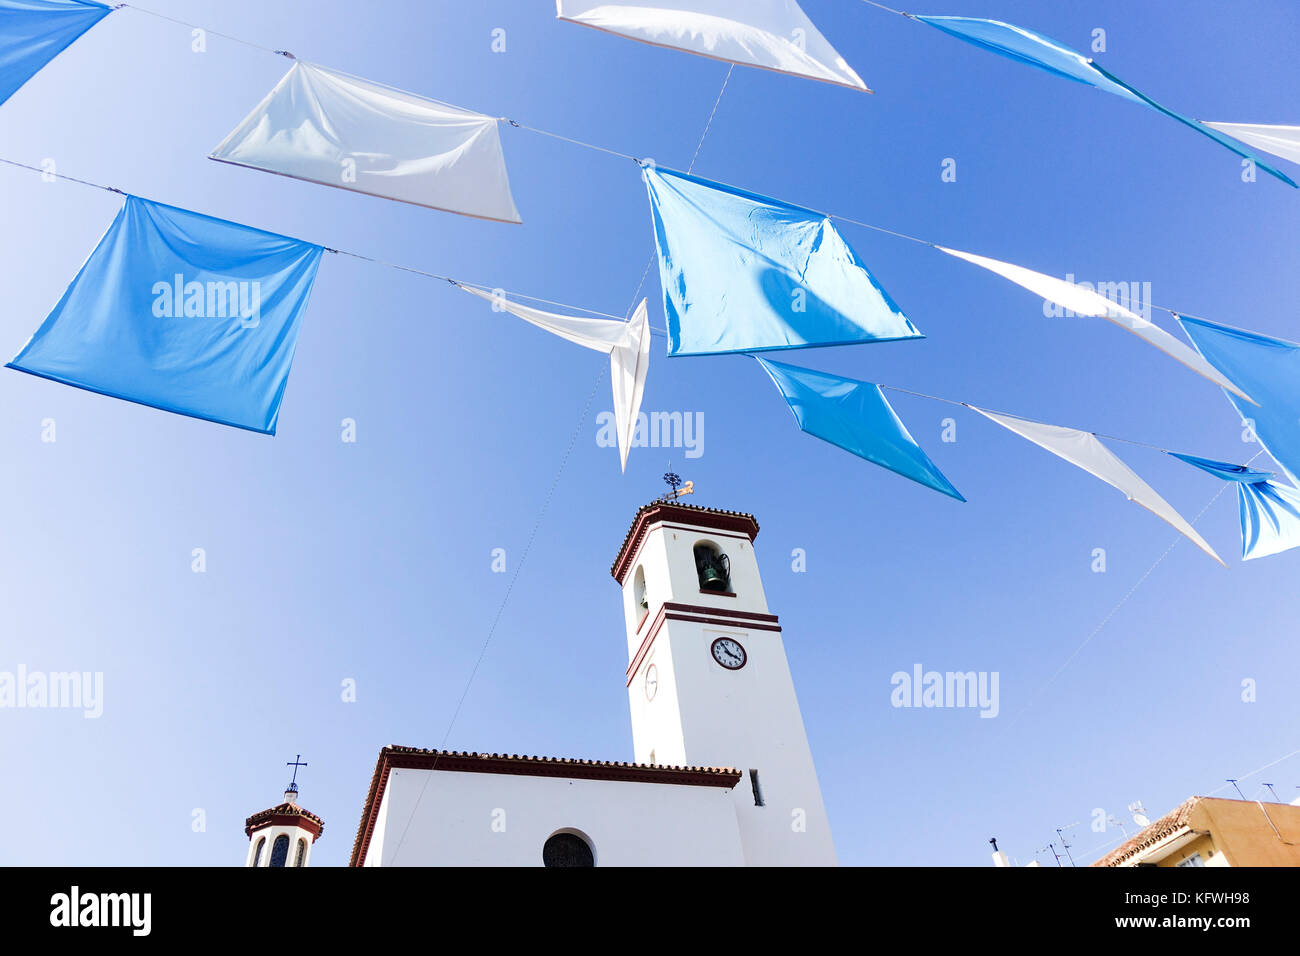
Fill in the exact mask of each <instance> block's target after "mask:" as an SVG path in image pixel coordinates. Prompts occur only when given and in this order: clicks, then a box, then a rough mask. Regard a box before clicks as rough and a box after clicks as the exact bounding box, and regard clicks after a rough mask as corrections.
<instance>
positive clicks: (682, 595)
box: [246, 500, 836, 866]
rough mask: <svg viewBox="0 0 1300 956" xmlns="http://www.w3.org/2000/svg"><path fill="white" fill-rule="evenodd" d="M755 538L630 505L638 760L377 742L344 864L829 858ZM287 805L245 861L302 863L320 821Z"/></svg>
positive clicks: (628, 612)
mask: <svg viewBox="0 0 1300 956" xmlns="http://www.w3.org/2000/svg"><path fill="white" fill-rule="evenodd" d="M757 536H758V522H757V521H756V520H755V519H754V517H753V515H748V514H741V513H739V512H733V511H721V510H717V509H714V508H702V507H698V506H692V505H685V504H681V503H680V502H677V501H663V500H661V501H656V502H653V503H651V504H648V505H646V506H644V507H642V508H641V509H640V510H639V511H638V512H637V514H636V518H635V519H634V520H633V522H632V527H631V529H630V530H629V531H628V533H627V536H626V537H625V538H624V540H623V545H622V547H621V548H620V549H619V552H618V556H617V558H615V560H614V565H613V567H612V568H611V573H612V574H613V576H614V579H615V580H616V581H617V582H618V583H619V585H620V586H621V587H622V589H623V619H624V623H625V627H626V631H627V651H628V665H627V671H626V673H625V675H624V679H625V682H626V684H627V694H628V705H629V707H630V709H631V715H632V737H633V745H634V755H633V756H634V761H635V762H632V763H621V762H612V761H600V760H571V759H566V758H558V757H523V756H515V755H506V754H478V753H457V752H448V751H437V750H420V749H416V748H411V747H385V748H384V749H383V750H382V751H380V753H379V759H378V762H377V763H376V765H375V772H374V776H373V777H372V779H371V781H370V790H369V793H368V794H367V796H366V801H365V805H364V808H363V810H362V814H361V823H360V826H359V827H358V829H357V836H356V841H355V843H354V845H353V848H352V857H351V861H350V865H352V866H439V865H455V866H542V865H545V866H831V865H834V864H835V863H836V858H835V845H834V843H833V841H832V839H831V833H830V826H829V824H828V822H827V819H826V810H825V808H824V806H823V805H822V796H821V788H820V786H819V785H818V782H817V771H816V768H815V767H814V766H813V759H812V753H811V751H810V750H809V747H808V739H807V735H806V734H805V732H804V726H803V718H802V716H801V714H800V712H799V703H798V700H797V699H796V696H795V690H794V682H793V680H792V679H791V677H790V669H789V666H788V664H787V662H786V656H785V647H784V645H783V643H782V638H781V625H780V623H779V621H778V619H777V616H776V615H775V614H772V613H771V612H770V611H769V610H768V606H767V599H766V597H765V596H764V594H763V582H762V579H761V577H760V575H759V569H758V559H757V556H756V554H755V552H754V539H755V538H756V537H757ZM296 798H297V793H296V790H293V789H292V788H291V792H287V793H286V795H285V803H283V804H280V805H279V806H277V807H273V808H271V809H270V810H265V811H262V813H260V814H256V815H254V816H253V817H250V818H249V820H248V825H247V827H246V831H247V832H248V834H249V837H250V846H249V852H248V861H247V865H249V866H295V865H297V866H306V865H307V861H308V859H309V858H310V851H311V846H312V844H313V843H314V842H315V840H316V839H317V838H318V837H319V836H320V833H321V828H322V824H321V821H320V819H319V818H318V817H316V816H314V815H313V814H310V813H308V812H307V811H305V810H302V809H300V808H299V807H298V806H297V801H296ZM259 847H260V850H259Z"/></svg>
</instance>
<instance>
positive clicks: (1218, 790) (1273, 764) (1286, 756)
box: [1206, 453, 1300, 797]
mask: <svg viewBox="0 0 1300 956" xmlns="http://www.w3.org/2000/svg"><path fill="white" fill-rule="evenodd" d="M1261 454H1262V453H1261ZM1297 754H1300V750H1293V751H1291V752H1290V753H1289V754H1284V755H1283V756H1281V757H1278V758H1277V759H1276V760H1272V761H1270V762H1268V763H1266V764H1264V766H1262V767H1259V768H1257V769H1255V770H1252V771H1251V772H1250V773H1248V774H1243V775H1242V776H1240V777H1238V778H1237V782H1238V783H1240V782H1241V781H1242V780H1246V779H1248V778H1250V777H1253V776H1255V774H1257V773H1263V772H1264V771H1265V770H1268V769H1270V768H1271V767H1276V766H1277V765H1278V764H1280V763H1281V762H1282V761H1283V760H1290V759H1291V758H1292V757H1294V756H1296V755H1297ZM1230 786H1232V784H1230V783H1225V784H1223V785H1222V786H1219V787H1215V788H1214V789H1213V790H1211V791H1210V792H1209V793H1207V794H1206V796H1207V797H1212V796H1214V795H1215V794H1216V793H1222V792H1223V791H1224V790H1227V789H1228V788H1229V787H1230Z"/></svg>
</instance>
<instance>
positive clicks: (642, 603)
mask: <svg viewBox="0 0 1300 956" xmlns="http://www.w3.org/2000/svg"><path fill="white" fill-rule="evenodd" d="M632 597H633V598H634V599H635V600H636V606H637V611H636V613H637V615H638V616H640V614H641V612H642V611H649V610H650V597H649V595H647V594H646V590H645V568H637V569H636V576H635V577H634V578H633V579H632Z"/></svg>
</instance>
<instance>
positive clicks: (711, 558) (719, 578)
mask: <svg viewBox="0 0 1300 956" xmlns="http://www.w3.org/2000/svg"><path fill="white" fill-rule="evenodd" d="M693 551H694V553H695V573H696V574H698V575H699V577H700V590H701V591H716V592H719V593H727V592H730V591H731V560H730V559H729V558H728V557H727V556H726V555H725V554H723V553H722V551H721V550H719V548H718V546H717V545H716V544H714V543H713V542H712V541H697V542H696V543H695V547H694V548H693Z"/></svg>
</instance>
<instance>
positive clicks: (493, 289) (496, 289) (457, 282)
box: [0, 105, 1254, 461]
mask: <svg viewBox="0 0 1300 956" xmlns="http://www.w3.org/2000/svg"><path fill="white" fill-rule="evenodd" d="M715 110H716V105H715ZM696 155H697V156H698V149H697V153H696ZM0 164H3V165H6V166H11V167H15V168H17V169H23V170H27V171H29V172H34V173H39V174H41V175H43V176H54V177H55V178H57V179H60V180H65V181H67V182H72V183H76V184H78V185H81V186H88V187H90V188H92V189H99V190H103V191H104V192H109V193H114V194H116V195H119V196H120V195H126V193H125V192H124V191H123V190H121V189H119V188H117V187H115V186H107V185H105V184H103V183H99V182H94V181H92V180H88V179H81V178H79V177H76V176H70V175H68V174H66V173H51V172H49V171H47V170H44V169H42V168H40V167H39V166H33V165H31V164H28V163H22V162H18V161H16V160H12V159H9V158H7V157H0ZM908 238H910V237H908ZM303 241H309V240H303ZM915 241H918V242H923V241H924V240H915ZM926 244H927V245H930V243H926ZM317 245H321V247H322V248H323V249H324V250H325V251H326V252H330V253H333V254H335V255H341V256H346V257H348V258H352V259H357V260H359V261H362V262H367V263H370V264H372V265H376V266H380V267H382V268H387V269H393V270H396V271H398V272H405V273H408V274H410V275H415V276H419V277H421V278H425V279H433V280H436V281H438V282H445V283H448V284H449V285H454V286H460V287H467V288H471V289H477V290H479V291H482V292H487V293H501V294H505V295H508V296H510V297H512V298H518V299H526V300H528V301H530V302H537V303H541V304H543V305H549V306H553V307H556V308H561V309H568V310H572V311H575V312H581V313H584V314H587V315H591V316H596V317H599V318H602V319H611V320H614V321H627V319H628V318H629V317H630V315H631V312H632V308H631V307H630V308H629V309H628V312H627V314H625V315H622V316H620V315H615V314H613V313H610V312H602V311H599V310H597V309H590V308H587V307H585V306H580V305H574V304H572V303H568V302H561V301H558V300H555V299H548V298H544V297H541V296H535V295H529V294H527V293H523V292H515V291H513V290H505V289H503V288H502V287H500V286H493V285H490V284H487V283H482V282H472V281H469V280H466V279H459V278H456V277H454V276H447V275H443V274H441V273H437V272H431V271H428V270H425V269H418V268H415V267H413V266H408V265H403V264H401V263H395V262H389V261H387V260H384V259H379V258H376V257H374V256H368V255H365V254H363V253H359V252H352V251H350V250H347V249H340V248H337V247H334V246H330V245H325V244H320V243H317ZM653 263H654V257H653V256H652V257H651V259H650V261H649V262H648V263H647V265H646V269H645V271H644V272H643V273H642V277H641V281H640V282H639V283H638V285H637V292H636V293H635V294H634V295H633V307H634V306H635V303H636V300H637V297H638V296H639V295H640V290H641V288H642V286H643V285H644V284H645V279H646V277H647V276H648V274H649V271H650V269H651V267H652V266H653ZM1175 314H1177V315H1187V314H1188V313H1175ZM1189 317H1190V316H1189ZM650 331H651V332H652V333H653V334H655V335H659V336H666V335H667V334H668V333H667V331H666V330H665V329H662V328H659V327H658V326H653V325H652V326H650ZM879 387H880V388H882V389H885V390H887V391H891V392H899V393H902V394H907V395H912V396H914V397H916V398H924V399H929V400H930V401H935V402H941V403H943V404H947V405H954V406H960V407H962V408H967V409H973V408H974V407H975V406H973V405H972V404H971V403H969V402H964V401H959V400H956V399H951V398H945V397H943V396H940V395H931V394H929V393H926V392H920V391H915V390H913V389H908V388H903V387H901V386H896V385H886V384H880V385H879ZM1001 414H1007V415H1010V416H1011V417H1015V418H1019V417H1021V416H1019V415H1016V414H1015V413H1011V412H1007V413H1001ZM1079 430H1080V431H1087V432H1089V433H1091V434H1094V435H1096V436H1097V437H1099V438H1107V439H1110V440H1113V441H1119V442H1124V443H1126V444H1130V445H1136V446H1141V447H1144V448H1150V449H1153V450H1155V451H1159V452H1162V453H1166V454H1167V453H1169V452H1170V449H1168V448H1165V447H1164V446H1162V445H1157V444H1153V443H1151V442H1146V441H1141V440H1138V439H1132V438H1124V437H1121V436H1119V435H1112V434H1109V433H1106V432H1098V431H1093V430H1092V429H1087V428H1082V429H1079ZM1251 460H1252V461H1253V460H1254V459H1251Z"/></svg>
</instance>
